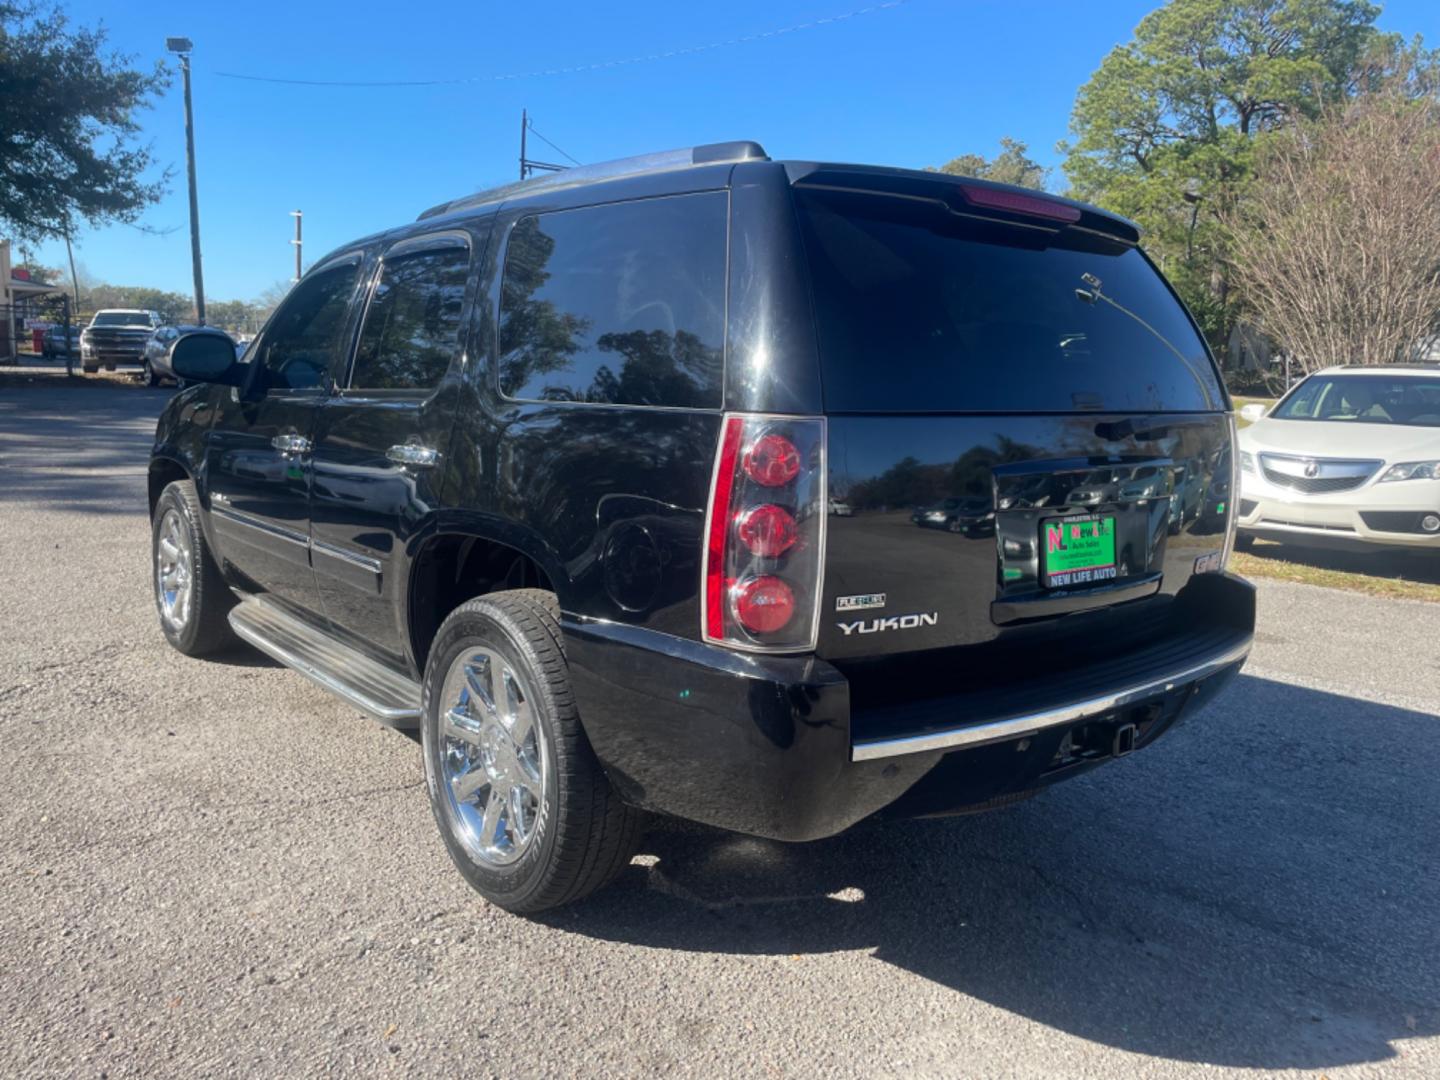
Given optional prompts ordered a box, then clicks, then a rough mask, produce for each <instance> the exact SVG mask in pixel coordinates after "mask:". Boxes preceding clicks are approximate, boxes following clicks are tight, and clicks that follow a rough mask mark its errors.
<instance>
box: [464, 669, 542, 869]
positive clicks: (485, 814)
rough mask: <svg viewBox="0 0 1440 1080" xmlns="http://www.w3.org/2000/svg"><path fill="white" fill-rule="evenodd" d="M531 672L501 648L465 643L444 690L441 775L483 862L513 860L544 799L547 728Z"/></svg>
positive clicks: (470, 847)
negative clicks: (539, 716)
mask: <svg viewBox="0 0 1440 1080" xmlns="http://www.w3.org/2000/svg"><path fill="white" fill-rule="evenodd" d="M532 700H534V698H533V695H532V694H531V692H530V688H529V687H528V685H527V684H526V682H525V680H524V678H523V677H522V676H521V674H520V673H519V672H517V671H516V670H515V668H514V667H513V666H512V665H511V664H510V663H509V661H507V660H506V659H505V658H504V657H503V656H501V655H500V654H499V653H497V652H494V651H492V650H490V649H485V648H474V649H466V650H465V651H464V652H462V653H461V654H460V655H459V656H458V657H456V658H455V662H454V663H453V664H451V665H450V670H449V672H447V673H446V675H445V682H444V684H443V687H442V690H441V697H440V704H441V707H442V708H443V709H444V710H445V711H444V712H443V713H442V714H441V715H440V725H439V728H440V747H439V750H440V755H439V756H440V770H441V775H440V780H441V783H442V785H443V787H444V789H445V798H446V800H447V801H448V803H449V810H450V817H451V819H452V821H453V822H454V825H455V833H456V836H457V838H458V839H459V840H460V841H461V843H462V844H464V846H465V848H466V850H467V851H468V852H469V853H470V855H471V856H472V857H473V858H474V859H476V860H477V861H478V862H481V863H484V864H488V865H490V866H505V865H508V864H510V863H513V862H514V861H515V860H516V859H518V858H520V856H521V855H523V854H524V853H525V851H526V850H527V849H528V848H529V846H530V843H531V841H532V840H534V838H535V835H536V831H537V828H536V827H537V825H538V824H539V821H540V814H541V811H542V808H543V807H544V805H545V791H546V785H547V784H548V782H549V766H548V765H547V764H546V760H545V734H544V732H543V731H542V730H541V728H540V725H539V724H538V723H537V722H536V718H535V713H534V709H533V708H532V706H531V702H532Z"/></svg>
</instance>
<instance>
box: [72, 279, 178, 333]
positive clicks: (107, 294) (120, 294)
mask: <svg viewBox="0 0 1440 1080" xmlns="http://www.w3.org/2000/svg"><path fill="white" fill-rule="evenodd" d="M88 304H89V306H90V307H92V308H93V309H95V310H97V311H98V310H100V309H101V308H143V309H145V310H147V311H158V312H159V313H160V314H161V315H162V316H164V318H165V320H166V321H167V322H172V323H180V322H190V321H192V320H193V319H194V317H195V305H194V303H193V302H192V301H191V299H190V297H188V296H186V295H184V294H183V293H174V292H166V291H165V290H164V289H153V288H151V287H149V286H148V285H105V284H97V285H93V286H91V288H90V293H89V297H88Z"/></svg>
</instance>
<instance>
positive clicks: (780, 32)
mask: <svg viewBox="0 0 1440 1080" xmlns="http://www.w3.org/2000/svg"><path fill="white" fill-rule="evenodd" d="M909 2H910V0H886V2H885V3H882V4H871V5H870V6H868V7H863V8H856V9H855V10H854V11H847V12H844V13H843V14H840V15H827V16H826V17H825V18H823V19H812V20H810V21H809V22H803V23H795V24H794V25H793V26H782V27H780V28H779V29H776V30H762V31H760V32H759V33H755V34H744V35H742V36H740V37H733V38H726V39H725V40H723V41H711V42H707V43H706V44H704V45H689V46H686V47H684V48H680V49H669V50H666V51H665V52H657V53H646V54H644V55H641V56H627V57H622V58H621V59H618V60H603V61H600V62H598V63H594V64H576V65H574V66H572V67H559V68H542V69H540V70H536V71H520V72H511V73H509V74H504V75H471V76H467V77H465V78H461V79H400V80H381V81H361V80H346V79H341V80H332V79H280V78H272V77H270V76H268V75H245V74H242V73H240V72H236V71H216V72H213V74H215V75H218V76H219V77H220V78H222V79H242V80H244V81H245V82H262V83H280V84H283V85H286V86H351V87H356V86H371V87H413V86H459V85H463V84H466V83H479V82H508V81H511V80H514V79H538V78H541V77H544V76H551V75H576V74H580V73H583V72H589V71H604V70H606V69H609V68H617V67H626V66H628V65H630V64H646V63H650V62H651V61H655V60H671V59H674V58H675V57H679V56H694V55H695V54H696V53H703V52H710V51H712V50H714V49H725V48H730V47H732V46H735V45H748V44H750V43H751V42H755V41H765V40H767V39H769V38H777V37H783V36H784V35H786V34H796V33H799V32H800V31H802V30H814V29H817V28H819V27H822V26H833V25H835V24H836V23H842V22H846V21H848V20H850V19H858V18H859V17H860V16H862V15H874V14H877V13H878V12H881V11H889V10H891V9H893V8H898V7H901V6H903V5H904V4H907V3H909ZM536 135H540V133H539V132H538V131H537V132H536ZM540 138H542V139H544V138H545V137H544V136H543V135H540ZM545 141H546V142H549V140H548V139H546V140H545ZM551 145H553V144H551ZM556 149H557V150H559V147H556ZM560 152H561V153H564V151H563V150H561V151H560ZM565 156H566V157H569V156H570V155H568V154H566V155H565Z"/></svg>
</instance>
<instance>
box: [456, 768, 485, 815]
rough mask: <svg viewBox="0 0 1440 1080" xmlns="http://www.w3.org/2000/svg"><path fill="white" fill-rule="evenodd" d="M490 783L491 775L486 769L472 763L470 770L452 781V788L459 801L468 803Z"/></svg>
mask: <svg viewBox="0 0 1440 1080" xmlns="http://www.w3.org/2000/svg"><path fill="white" fill-rule="evenodd" d="M488 783H490V777H489V776H488V775H486V772H485V770H484V769H482V768H481V767H480V766H478V765H472V766H471V767H470V771H469V772H465V773H462V774H461V775H459V776H457V777H455V778H454V780H452V781H451V787H450V789H451V791H453V792H454V793H455V801H456V802H457V803H468V802H469V801H470V800H471V799H473V798H474V797H475V795H476V793H477V792H479V790H480V789H481V788H483V787H484V786H485V785H486V784H488ZM492 797H493V792H492ZM487 812H488V807H487Z"/></svg>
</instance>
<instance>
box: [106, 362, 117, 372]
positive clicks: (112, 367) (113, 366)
mask: <svg viewBox="0 0 1440 1080" xmlns="http://www.w3.org/2000/svg"><path fill="white" fill-rule="evenodd" d="M115 367H116V365H114V364H106V365H105V370H106V371H114V370H115Z"/></svg>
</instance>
